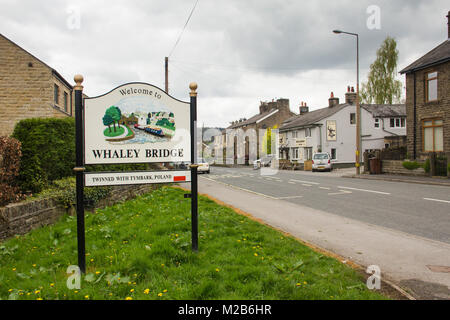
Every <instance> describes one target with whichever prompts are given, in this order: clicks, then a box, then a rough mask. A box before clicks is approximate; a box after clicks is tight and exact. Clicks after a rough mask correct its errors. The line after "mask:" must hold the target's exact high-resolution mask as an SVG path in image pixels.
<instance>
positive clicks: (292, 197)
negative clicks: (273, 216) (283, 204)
mask: <svg viewBox="0 0 450 320" xmlns="http://www.w3.org/2000/svg"><path fill="white" fill-rule="evenodd" d="M295 198H303V196H290V197H280V198H278V200H284V199H295Z"/></svg>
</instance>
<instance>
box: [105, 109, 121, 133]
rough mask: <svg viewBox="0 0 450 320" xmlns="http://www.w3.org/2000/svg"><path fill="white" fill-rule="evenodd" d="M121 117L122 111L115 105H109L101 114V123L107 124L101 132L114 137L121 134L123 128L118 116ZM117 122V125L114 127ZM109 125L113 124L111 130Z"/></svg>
mask: <svg viewBox="0 0 450 320" xmlns="http://www.w3.org/2000/svg"><path fill="white" fill-rule="evenodd" d="M121 117H122V112H121V111H120V109H119V108H118V107H116V106H111V107H109V108H108V109H106V111H105V115H104V116H103V118H102V120H103V125H105V126H108V129H105V131H103V134H104V135H105V136H107V137H114V136H117V135H120V134H122V133H123V132H124V131H125V129H124V128H123V127H121V126H120V118H121ZM116 123H117V127H116ZM111 125H113V130H111Z"/></svg>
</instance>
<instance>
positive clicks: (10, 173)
mask: <svg viewBox="0 0 450 320" xmlns="http://www.w3.org/2000/svg"><path fill="white" fill-rule="evenodd" d="M21 155H22V153H21V149H20V142H19V141H18V140H17V139H14V138H9V137H0V206H4V205H7V204H8V203H10V202H13V201H18V200H20V199H21V198H22V194H21V192H20V189H19V188H18V186H17V184H16V177H17V175H18V174H19V168H20V157H21Z"/></svg>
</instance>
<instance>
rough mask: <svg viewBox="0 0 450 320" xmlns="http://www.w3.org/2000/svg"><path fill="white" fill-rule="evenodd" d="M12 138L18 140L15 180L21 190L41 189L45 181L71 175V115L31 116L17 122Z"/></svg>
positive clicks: (72, 133) (73, 162) (73, 161)
mask: <svg viewBox="0 0 450 320" xmlns="http://www.w3.org/2000/svg"><path fill="white" fill-rule="evenodd" d="M12 137H14V138H16V139H18V140H19V141H20V142H21V143H22V159H21V160H22V165H21V169H20V172H19V177H18V183H19V185H20V187H21V189H22V190H23V191H31V192H33V193H36V192H39V191H41V190H42V189H43V188H44V187H46V186H47V185H48V182H49V181H53V180H57V179H61V178H63V177H67V176H70V175H72V174H73V167H74V166H75V121H74V119H73V118H64V119H56V118H45V119H43V118H31V119H25V120H21V121H19V122H18V123H17V124H16V126H15V128H14V131H13V134H12Z"/></svg>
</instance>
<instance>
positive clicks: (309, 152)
mask: <svg viewBox="0 0 450 320" xmlns="http://www.w3.org/2000/svg"><path fill="white" fill-rule="evenodd" d="M305 160H312V148H305Z"/></svg>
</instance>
